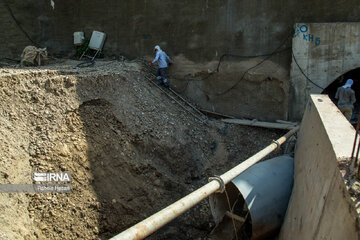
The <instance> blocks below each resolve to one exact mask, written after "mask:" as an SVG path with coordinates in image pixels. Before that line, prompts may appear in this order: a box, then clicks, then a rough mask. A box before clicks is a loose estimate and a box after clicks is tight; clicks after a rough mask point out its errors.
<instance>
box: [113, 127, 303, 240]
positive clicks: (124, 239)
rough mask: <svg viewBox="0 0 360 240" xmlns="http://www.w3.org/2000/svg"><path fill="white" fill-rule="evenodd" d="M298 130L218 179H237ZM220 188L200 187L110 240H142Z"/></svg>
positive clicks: (225, 180) (213, 184)
mask: <svg viewBox="0 0 360 240" xmlns="http://www.w3.org/2000/svg"><path fill="white" fill-rule="evenodd" d="M298 130H299V126H297V127H295V128H294V129H292V130H291V131H289V132H288V133H287V134H285V135H284V136H282V137H281V138H279V139H278V140H277V141H275V142H273V143H272V144H270V145H269V146H267V147H266V148H264V149H263V150H261V151H260V152H258V153H257V154H255V155H253V156H252V157H250V158H248V159H247V160H246V161H244V162H242V163H240V164H239V165H237V166H236V167H234V168H233V169H231V170H229V171H227V172H226V173H224V174H223V175H221V176H220V178H221V179H222V180H223V181H224V183H225V184H227V183H229V182H230V181H231V180H232V179H234V178H235V177H237V176H238V175H239V174H240V173H242V172H244V171H245V170H246V169H248V168H249V167H251V166H252V165H254V164H255V163H257V162H258V161H260V160H261V159H263V158H264V157H265V156H267V155H268V154H269V153H271V152H273V151H274V150H276V149H277V148H278V147H280V145H281V144H283V143H284V142H285V141H286V140H287V139H288V138H289V137H290V136H292V135H293V134H295V133H296V132H297V131H298ZM220 188H221V185H220V183H219V182H218V181H211V182H209V183H208V184H206V185H204V186H202V187H201V188H199V189H197V190H196V191H194V192H192V193H190V194H189V195H187V196H185V197H183V198H182V199H180V200H178V201H177V202H175V203H173V204H171V205H170V206H168V207H166V208H164V209H163V210H161V211H159V212H157V213H155V214H154V215H152V216H150V217H148V218H146V219H145V220H143V221H141V222H139V223H138V224H136V225H134V226H132V227H131V228H129V229H127V230H126V231H124V232H122V233H120V234H118V235H116V236H114V237H112V238H111V240H130V239H133V240H135V239H136V240H137V239H143V238H145V237H147V236H149V235H150V234H152V233H154V232H155V231H157V230H158V229H159V228H161V227H163V226H164V225H165V224H167V223H169V222H171V221H172V220H174V219H175V218H176V217H178V216H180V215H181V214H183V213H184V212H186V211H187V210H189V209H190V208H191V207H193V206H195V205H196V204H198V203H199V202H201V201H202V200H203V199H205V198H207V197H208V196H210V195H211V194H213V193H214V192H216V191H217V190H219V189H220Z"/></svg>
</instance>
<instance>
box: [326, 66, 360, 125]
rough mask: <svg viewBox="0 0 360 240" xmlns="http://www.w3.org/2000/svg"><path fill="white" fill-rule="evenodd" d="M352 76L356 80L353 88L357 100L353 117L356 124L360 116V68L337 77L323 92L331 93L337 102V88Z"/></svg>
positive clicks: (330, 95) (352, 119) (332, 98)
mask: <svg viewBox="0 0 360 240" xmlns="http://www.w3.org/2000/svg"><path fill="white" fill-rule="evenodd" d="M349 78H351V79H352V80H354V84H353V85H352V86H351V88H352V89H353V90H354V91H355V97H356V102H355V104H354V110H353V115H352V117H351V121H350V122H351V123H352V124H355V123H356V122H357V119H358V116H359V108H360V68H356V69H354V70H351V71H349V72H347V73H345V74H343V75H341V76H340V77H338V78H337V79H335V80H334V81H333V82H332V83H331V84H330V85H329V86H327V87H326V88H325V89H324V90H323V92H322V94H327V95H329V97H330V99H331V100H332V101H333V102H334V103H335V104H337V99H335V94H336V90H337V89H338V87H341V86H343V85H344V84H345V82H346V80H347V79H349Z"/></svg>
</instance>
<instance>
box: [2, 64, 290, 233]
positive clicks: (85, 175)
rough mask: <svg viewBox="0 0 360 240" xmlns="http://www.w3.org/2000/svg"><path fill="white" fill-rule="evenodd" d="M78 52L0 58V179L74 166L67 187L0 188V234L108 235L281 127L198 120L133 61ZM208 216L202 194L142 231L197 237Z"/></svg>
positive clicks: (26, 179)
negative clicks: (52, 58)
mask: <svg viewBox="0 0 360 240" xmlns="http://www.w3.org/2000/svg"><path fill="white" fill-rule="evenodd" d="M78 63H79V62H78V61H72V60H66V61H62V62H59V61H57V62H55V63H49V64H48V65H46V66H42V67H39V68H21V67H19V66H16V65H15V66H7V67H3V68H0V98H1V100H2V101H1V103H0V133H1V134H0V141H1V144H0V183H19V184H20V183H24V184H25V183H32V180H31V173H32V172H70V173H71V174H72V182H71V184H72V192H71V193H67V194H63V193H48V194H44V193H43V194H33V193H29V194H24V193H11V194H1V195H0V239H108V238H109V237H111V236H114V235H116V234H117V233H120V232H121V231H123V230H125V229H126V228H128V227H131V226H132V225H134V224H135V223H137V222H139V221H141V220H142V219H144V218H146V217H147V216H150V215H151V214H153V213H155V212H157V211H159V210H161V209H162V208H164V207H166V206H168V205H169V204H171V203H173V202H174V201H176V200H178V199H179V198H181V197H183V196H185V195H186V194H188V193H190V192H191V191H193V190H195V189H196V188H198V187H200V186H202V185H203V184H205V183H206V182H207V178H208V177H209V176H213V175H220V174H222V173H224V172H225V171H227V170H229V169H230V168H231V167H233V166H235V165H237V164H239V163H240V162H242V161H243V160H245V159H246V158H248V157H250V156H251V155H253V154H254V153H256V152H257V151H259V150H261V149H262V148H264V147H265V146H267V145H268V144H270V143H271V141H272V140H273V139H277V138H278V137H279V136H281V135H283V134H284V131H280V130H269V129H261V128H255V127H245V126H236V125H229V124H225V123H222V122H220V121H218V120H210V121H209V124H208V125H204V124H203V123H201V122H200V121H199V120H198V119H196V118H194V117H193V116H192V115H190V114H189V113H188V112H187V111H185V110H184V109H182V108H181V107H179V106H178V105H177V104H175V102H174V101H172V100H170V99H169V98H168V97H167V96H166V95H165V94H164V93H162V92H161V91H160V90H159V89H158V88H156V87H155V86H154V85H152V84H151V83H150V82H149V81H148V80H146V78H145V77H146V76H148V71H147V69H146V68H145V66H144V65H143V64H142V63H141V62H139V61H118V60H117V61H98V62H96V64H95V65H94V66H89V67H85V68H79V67H76V65H77V64H78ZM170 83H171V79H170ZM277 154H278V153H277ZM213 227H214V225H213V222H212V218H211V213H210V209H209V205H208V203H207V201H203V202H202V203H201V204H199V205H198V206H196V207H194V208H193V209H191V210H190V211H188V212H187V213H185V214H184V215H183V216H181V217H179V218H177V219H176V220H175V221H173V222H172V223H170V224H168V225H167V226H166V227H164V228H163V229H161V230H160V231H158V232H157V233H155V234H154V235H152V236H150V237H149V239H207V236H208V234H209V232H210V231H211V229H212V228H213Z"/></svg>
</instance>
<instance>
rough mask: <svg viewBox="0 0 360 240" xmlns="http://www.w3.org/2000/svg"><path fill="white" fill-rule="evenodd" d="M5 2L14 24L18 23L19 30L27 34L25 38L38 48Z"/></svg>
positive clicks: (5, 2) (5, 0) (4, 0)
mask: <svg viewBox="0 0 360 240" xmlns="http://www.w3.org/2000/svg"><path fill="white" fill-rule="evenodd" d="M3 2H4V5H5V7H6V8H7V10H8V11H9V13H10V15H11V17H12V19H13V20H14V22H15V23H16V25H17V26H18V27H19V29H20V30H21V31H22V32H23V33H24V34H25V36H26V37H27V38H28V39H29V40H30V42H31V43H32V44H34V45H35V46H37V44H36V43H35V41H34V40H32V39H31V37H30V36H29V34H28V33H27V32H26V31H25V30H24V29H23V28H22V26H21V24H20V22H19V21H18V20H17V19H16V17H15V15H14V13H13V11H12V9H11V8H10V6H9V4H8V2H7V0H3Z"/></svg>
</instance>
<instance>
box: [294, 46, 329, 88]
mask: <svg viewBox="0 0 360 240" xmlns="http://www.w3.org/2000/svg"><path fill="white" fill-rule="evenodd" d="M291 54H292V57H293V59H294V62H295V63H296V65H297V67H298V68H299V70H300V72H301V73H302V75H304V77H305V78H306V79H307V80H308V81H309V82H311V83H312V84H314V85H315V86H316V87H318V88H320V89H322V90H324V88H323V87H320V86H319V85H317V84H316V83H315V82H314V81H312V80H311V79H310V78H309V77H308V76H307V75H306V74H305V73H304V71H303V70H302V68H301V67H300V65H299V64H298V62H297V60H296V57H295V55H294V53H293V52H291Z"/></svg>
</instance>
